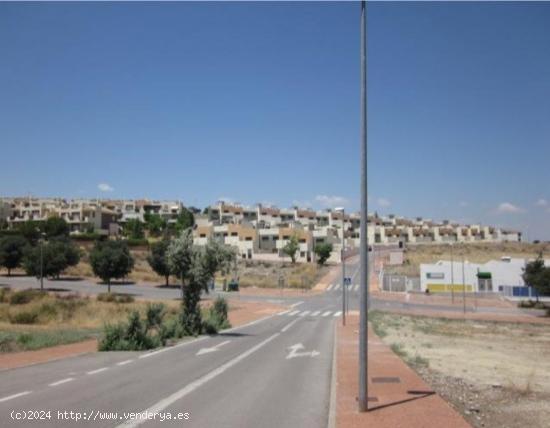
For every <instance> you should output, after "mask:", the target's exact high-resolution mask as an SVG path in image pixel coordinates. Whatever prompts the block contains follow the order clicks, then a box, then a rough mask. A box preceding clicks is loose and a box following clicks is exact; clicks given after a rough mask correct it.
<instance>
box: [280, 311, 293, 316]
mask: <svg viewBox="0 0 550 428" xmlns="http://www.w3.org/2000/svg"><path fill="white" fill-rule="evenodd" d="M289 312H290V311H284V312H279V313H278V314H277V315H285V314H288V313H289Z"/></svg>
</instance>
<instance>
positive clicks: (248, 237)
mask: <svg viewBox="0 0 550 428" xmlns="http://www.w3.org/2000/svg"><path fill="white" fill-rule="evenodd" d="M244 240H245V241H252V237H250V236H247V237H246V238H244Z"/></svg>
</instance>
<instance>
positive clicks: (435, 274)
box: [426, 272, 445, 279]
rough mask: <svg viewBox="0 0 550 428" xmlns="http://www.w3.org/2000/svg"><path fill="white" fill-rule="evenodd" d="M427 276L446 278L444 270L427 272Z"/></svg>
mask: <svg viewBox="0 0 550 428" xmlns="http://www.w3.org/2000/svg"><path fill="white" fill-rule="evenodd" d="M426 278H428V279H445V274H444V273H443V272H427V273H426Z"/></svg>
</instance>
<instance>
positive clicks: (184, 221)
mask: <svg viewBox="0 0 550 428" xmlns="http://www.w3.org/2000/svg"><path fill="white" fill-rule="evenodd" d="M194 225H195V216H194V215H193V213H192V212H191V211H190V210H188V209H187V208H185V207H182V208H181V212H180V213H179V215H178V218H177V219H176V226H175V228H176V231H177V232H178V233H181V232H182V231H183V230H185V229H190V228H192V227H193V226H194Z"/></svg>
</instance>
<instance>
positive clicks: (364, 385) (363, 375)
mask: <svg viewBox="0 0 550 428" xmlns="http://www.w3.org/2000/svg"><path fill="white" fill-rule="evenodd" d="M360 57H361V225H360V234H361V237H360V238H361V239H360V263H361V270H360V284H361V290H360V298H359V302H360V303H359V397H358V398H359V399H358V401H359V411H360V412H366V411H367V410H368V405H369V382H368V351H369V349H368V346H369V345H368V344H369V337H368V334H369V333H368V317H369V305H370V298H369V260H368V257H369V239H368V235H367V208H368V206H367V3H366V1H365V0H362V1H361V51H360Z"/></svg>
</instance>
